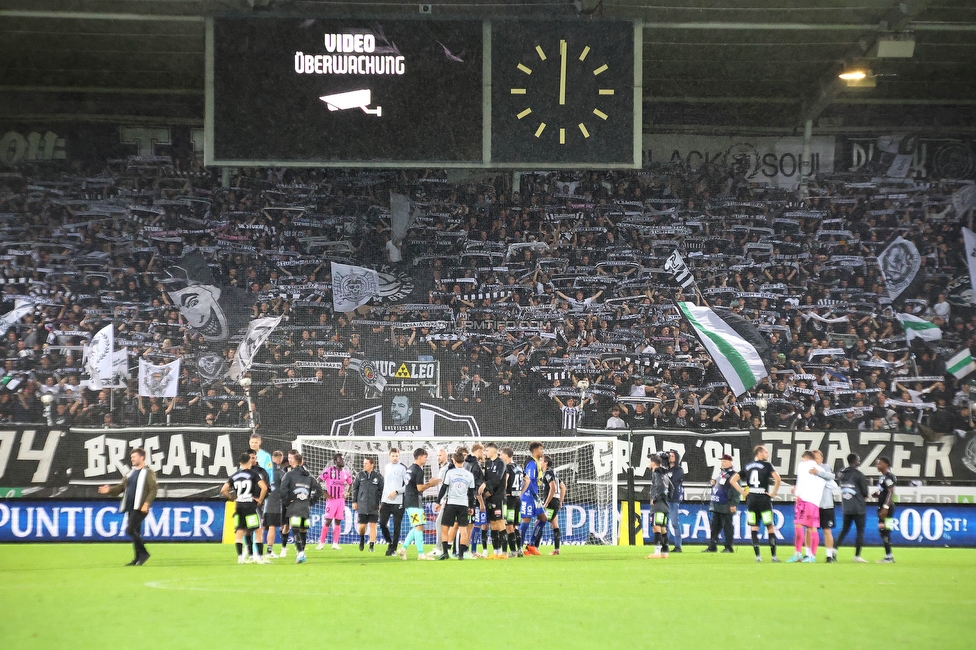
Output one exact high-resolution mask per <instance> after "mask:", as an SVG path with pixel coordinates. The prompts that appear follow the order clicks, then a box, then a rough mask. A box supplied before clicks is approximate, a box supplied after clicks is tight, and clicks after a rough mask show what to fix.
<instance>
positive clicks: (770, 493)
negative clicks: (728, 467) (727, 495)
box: [731, 445, 782, 562]
mask: <svg viewBox="0 0 976 650" xmlns="http://www.w3.org/2000/svg"><path fill="white" fill-rule="evenodd" d="M753 453H754V460H753V461H752V462H751V463H749V464H747V465H746V466H745V467H743V468H742V471H740V472H739V473H738V474H736V475H735V476H733V477H732V480H731V483H732V487H734V488H735V489H736V491H737V492H738V493H739V494H742V495H747V496H746V520H747V521H748V523H749V527H750V528H751V529H752V548H753V550H754V551H755V552H756V562H762V556H760V555H759V522H760V521H761V522H762V525H763V526H765V527H766V532H767V533H768V534H769V551H770V553H771V554H772V557H773V562H779V558H778V557H776V527H775V526H774V525H773V499H775V498H776V493H777V492H779V486H780V483H781V482H782V481H781V480H780V477H779V474H778V473H777V472H776V470H775V469H774V468H773V466H772V465H771V464H770V463H769V451H768V450H767V449H766V448H765V447H763V446H762V445H759V446H757V447H756V448H755V449H753ZM743 479H744V480H745V484H746V488H747V489H748V490H749V491H748V493H747V492H746V491H745V490H744V489H743V488H742V487H740V486H739V481H740V480H743ZM771 481H775V485H774V486H773V489H772V490H770V489H769V484H770V482H771Z"/></svg>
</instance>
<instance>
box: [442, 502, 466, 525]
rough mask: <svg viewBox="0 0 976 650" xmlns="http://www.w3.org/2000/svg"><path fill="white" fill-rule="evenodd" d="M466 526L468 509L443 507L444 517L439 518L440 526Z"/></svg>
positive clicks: (463, 507)
mask: <svg viewBox="0 0 976 650" xmlns="http://www.w3.org/2000/svg"><path fill="white" fill-rule="evenodd" d="M454 524H457V525H458V526H467V525H468V509H467V508H466V507H465V506H459V505H454V504H450V503H449V504H447V505H446V506H444V516H443V517H442V518H441V526H448V527H450V526H453V525H454Z"/></svg>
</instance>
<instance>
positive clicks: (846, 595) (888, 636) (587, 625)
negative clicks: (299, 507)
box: [0, 544, 976, 650]
mask: <svg viewBox="0 0 976 650" xmlns="http://www.w3.org/2000/svg"><path fill="white" fill-rule="evenodd" d="M233 548H234V547H233V546H225V545H218V544H199V545H182V544H151V545H150V552H151V553H152V554H153V555H152V559H151V560H150V561H149V563H148V564H146V566H144V567H123V566H122V565H123V564H124V563H125V562H127V561H128V560H129V559H130V554H131V547H130V546H127V545H120V544H86V545H82V544H50V545H0V647H2V648H4V649H5V650H13V649H19V648H99V649H103V648H140V649H146V648H208V649H212V648H231V647H242V644H243V646H245V647H248V648H258V647H279V648H280V647H321V648H384V649H395V650H402V649H404V648H425V649H429V648H457V647H462V646H466V645H471V646H473V647H476V648H491V649H495V648H519V649H520V648H530V649H532V650H535V649H539V650H542V649H547V648H658V647H659V648H718V649H721V650H731V649H734V648H749V649H755V650H758V649H760V648H761V649H767V648H776V647H782V648H791V649H792V648H799V647H813V648H821V647H823V648H831V647H842V648H858V649H860V648H886V649H887V648H913V649H915V650H917V649H919V648H940V649H942V648H946V649H947V648H973V647H974V646H976V623H974V620H976V618H974V605H976V550H968V549H967V550H961V549H960V550H957V549H900V548H897V549H895V557H896V559H897V563H896V564H894V565H878V564H874V563H873V560H875V559H877V558H879V557H881V555H882V553H881V551H880V550H879V549H876V548H871V549H866V550H865V553H864V555H865V557H866V558H868V559H870V560H872V563H871V564H854V563H852V562H851V550H850V549H843V550H842V551H841V562H840V563H839V564H833V565H828V564H823V563H822V562H818V563H817V564H814V565H810V564H802V565H801V564H792V565H791V564H771V563H770V562H769V553H768V549H767V548H765V547H764V548H763V556H764V562H763V563H762V564H755V563H754V561H753V554H752V549H751V547H747V546H746V547H740V548H739V549H738V552H737V553H736V554H735V555H722V554H715V555H703V554H701V553H700V550H701V547H694V546H686V547H685V553H683V554H680V555H676V554H673V555H672V556H671V558H670V559H668V560H663V561H662V560H644V559H642V558H643V555H644V554H645V553H647V552H648V551H649V549H648V548H647V547H644V548H627V547H573V546H567V547H564V550H563V555H562V556H560V557H555V558H554V557H548V556H546V557H533V558H523V559H512V560H507V561H504V562H500V561H499V562H488V561H483V560H475V561H471V560H468V561H464V562H458V561H456V560H451V561H445V562H419V561H417V560H416V559H414V556H415V552H414V551H413V550H412V549H411V551H410V556H411V557H410V559H409V560H408V561H406V562H404V561H401V560H398V559H396V558H387V557H384V555H383V552H382V551H383V550H384V548H385V547H383V546H380V545H378V546H377V552H376V553H374V554H369V553H368V552H367V553H360V552H359V551H358V550H356V548H355V547H354V546H349V545H347V546H344V547H343V549H342V550H341V551H332V550H331V549H327V550H324V551H315V550H309V552H308V556H309V560H308V563H307V564H304V565H295V563H294V558H293V557H288V558H287V559H284V560H280V559H279V560H273V562H274V564H273V565H272V566H258V565H245V566H238V565H237V564H236V558H235V557H234V550H233ZM310 548H311V547H310ZM428 548H429V547H428ZM290 550H292V549H290ZM543 550H544V551H545V552H547V551H548V550H549V549H543ZM780 550H781V555H783V556H784V557H788V556H789V554H790V552H791V550H792V549H791V548H790V547H787V546H781V547H780ZM821 558H822V554H821Z"/></svg>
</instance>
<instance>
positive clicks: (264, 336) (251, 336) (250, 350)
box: [227, 316, 281, 381]
mask: <svg viewBox="0 0 976 650" xmlns="http://www.w3.org/2000/svg"><path fill="white" fill-rule="evenodd" d="M280 322H281V316H278V317H277V318H255V319H254V320H252V321H251V322H250V323H249V324H248V326H247V334H245V335H244V340H243V341H241V344H240V345H238V346H237V354H236V355H234V362H233V363H232V364H230V370H228V371H227V376H228V377H230V378H231V379H233V380H234V381H240V380H241V378H242V377H243V376H244V375H246V374H247V371H248V370H250V369H251V364H252V363H254V357H255V355H256V354H257V353H258V350H259V349H260V348H261V346H262V345H264V342H265V341H267V340H268V337H269V336H271V332H273V331H274V328H276V327H278V323H280Z"/></svg>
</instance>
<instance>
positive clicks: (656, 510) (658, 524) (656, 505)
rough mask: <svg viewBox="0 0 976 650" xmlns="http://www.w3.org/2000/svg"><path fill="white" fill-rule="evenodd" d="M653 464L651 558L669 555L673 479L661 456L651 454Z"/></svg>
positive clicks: (650, 461)
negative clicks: (652, 537) (669, 505)
mask: <svg viewBox="0 0 976 650" xmlns="http://www.w3.org/2000/svg"><path fill="white" fill-rule="evenodd" d="M648 461H649V464H650V466H651V490H650V492H651V493H650V498H651V517H652V518H653V526H652V530H653V531H654V552H653V553H651V554H650V555H648V556H646V559H649V560H658V559H664V558H667V557H668V493H669V492H670V486H671V480H670V479H669V478H668V470H666V469H664V467H663V462H662V460H661V457H660V456H658V455H657V454H651V457H650V458H649V459H648Z"/></svg>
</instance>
